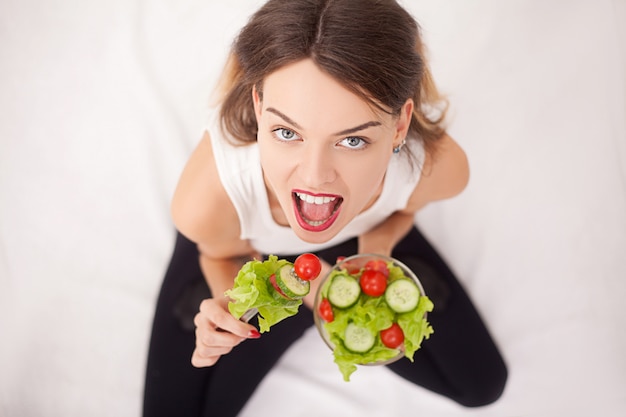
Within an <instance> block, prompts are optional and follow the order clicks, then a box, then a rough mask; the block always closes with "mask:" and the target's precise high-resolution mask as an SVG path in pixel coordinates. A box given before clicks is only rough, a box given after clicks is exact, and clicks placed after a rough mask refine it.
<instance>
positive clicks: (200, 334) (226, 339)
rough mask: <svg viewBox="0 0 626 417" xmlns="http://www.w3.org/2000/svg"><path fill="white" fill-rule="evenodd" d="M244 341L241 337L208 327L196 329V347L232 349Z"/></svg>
mask: <svg viewBox="0 0 626 417" xmlns="http://www.w3.org/2000/svg"><path fill="white" fill-rule="evenodd" d="M200 320H201V319H200ZM244 340H245V338H243V337H239V336H237V335H235V334H232V333H229V332H225V331H222V330H218V329H215V328H213V327H210V326H198V327H196V346H215V347H217V346H222V347H233V346H237V345H238V344H239V343H241V342H242V341H244Z"/></svg>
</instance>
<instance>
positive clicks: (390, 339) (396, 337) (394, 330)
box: [380, 323, 404, 349]
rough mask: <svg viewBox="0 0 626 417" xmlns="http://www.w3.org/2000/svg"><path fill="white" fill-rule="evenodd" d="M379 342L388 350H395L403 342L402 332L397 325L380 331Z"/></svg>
mask: <svg viewBox="0 0 626 417" xmlns="http://www.w3.org/2000/svg"><path fill="white" fill-rule="evenodd" d="M380 341H381V342H383V345H385V346H387V347H388V348H390V349H395V348H397V347H398V346H400V345H401V344H402V343H403V342H404V332H403V331H402V327H400V325H399V324H398V323H394V324H392V325H391V327H388V328H386V329H385V330H381V331H380Z"/></svg>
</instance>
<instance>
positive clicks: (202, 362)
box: [191, 350, 221, 368]
mask: <svg viewBox="0 0 626 417" xmlns="http://www.w3.org/2000/svg"><path fill="white" fill-rule="evenodd" d="M220 356H221V355H216V356H208V357H203V356H201V355H200V354H199V352H197V351H196V350H194V352H193V355H192V356H191V364H192V365H193V366H194V367H196V368H204V367H207V366H213V365H215V363H216V362H217V361H218V360H219V358H220Z"/></svg>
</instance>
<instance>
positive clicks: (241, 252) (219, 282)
mask: <svg viewBox="0 0 626 417" xmlns="http://www.w3.org/2000/svg"><path fill="white" fill-rule="evenodd" d="M210 140H211V139H210V137H209V135H208V134H205V136H204V137H203V139H202V140H201V142H200V143H199V144H198V146H197V148H196V149H195V150H194V152H193V154H192V155H191V157H190V159H189V161H188V162H187V165H186V166H185V169H184V170H183V173H182V175H181V178H180V180H179V183H178V186H177V188H176V191H175V193H174V197H173V199H172V207H171V211H172V218H173V220H174V224H175V225H176V228H177V229H178V230H179V231H180V232H181V233H182V234H183V235H185V236H186V237H187V238H189V239H190V240H192V241H193V242H196V244H197V245H198V250H199V252H200V259H199V262H200V267H201V270H202V273H203V275H204V277H205V279H206V281H207V284H208V286H209V288H210V289H211V293H212V294H213V298H211V299H207V300H204V301H203V302H202V304H201V305H200V306H199V307H200V311H199V313H198V314H197V315H196V317H195V320H194V323H195V324H196V349H195V350H194V353H193V356H192V359H191V362H192V364H193V365H194V366H197V367H201V366H211V365H213V364H215V362H217V360H218V359H219V358H220V357H221V355H224V354H226V353H228V352H230V350H231V349H232V348H233V347H234V346H236V345H237V344H239V343H241V342H242V341H243V340H245V339H246V338H250V337H252V338H255V337H258V336H257V335H258V332H256V329H255V328H254V326H252V325H250V324H247V323H243V322H241V321H239V320H237V319H235V318H234V317H233V316H232V315H231V314H230V313H229V312H228V309H227V306H228V299H227V297H225V296H224V295H223V294H224V291H226V290H227V289H229V288H231V287H232V286H233V282H234V278H235V276H237V272H238V271H239V268H240V267H241V266H242V265H243V262H245V261H246V260H248V259H251V258H252V257H253V256H254V255H255V253H254V251H253V250H252V248H251V247H250V245H249V243H248V242H247V241H243V240H241V239H239V232H240V230H239V219H238V217H237V212H236V210H235V208H234V207H233V205H232V203H231V202H230V199H229V198H228V195H227V194H226V191H225V190H224V188H223V186H222V184H221V182H220V179H219V175H218V173H217V168H216V166H215V160H214V158H213V151H212V146H211V143H210ZM217 219H219V220H217Z"/></svg>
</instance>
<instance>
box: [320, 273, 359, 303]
mask: <svg viewBox="0 0 626 417" xmlns="http://www.w3.org/2000/svg"><path fill="white" fill-rule="evenodd" d="M359 295H361V286H360V285H359V282H358V281H357V280H356V279H355V278H354V277H351V276H350V275H335V277H334V278H333V280H332V282H331V283H330V286H329V287H328V301H330V303H331V304H332V305H333V306H335V307H337V308H348V307H352V306H353V305H354V304H355V303H356V302H357V301H358V299H359Z"/></svg>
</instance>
